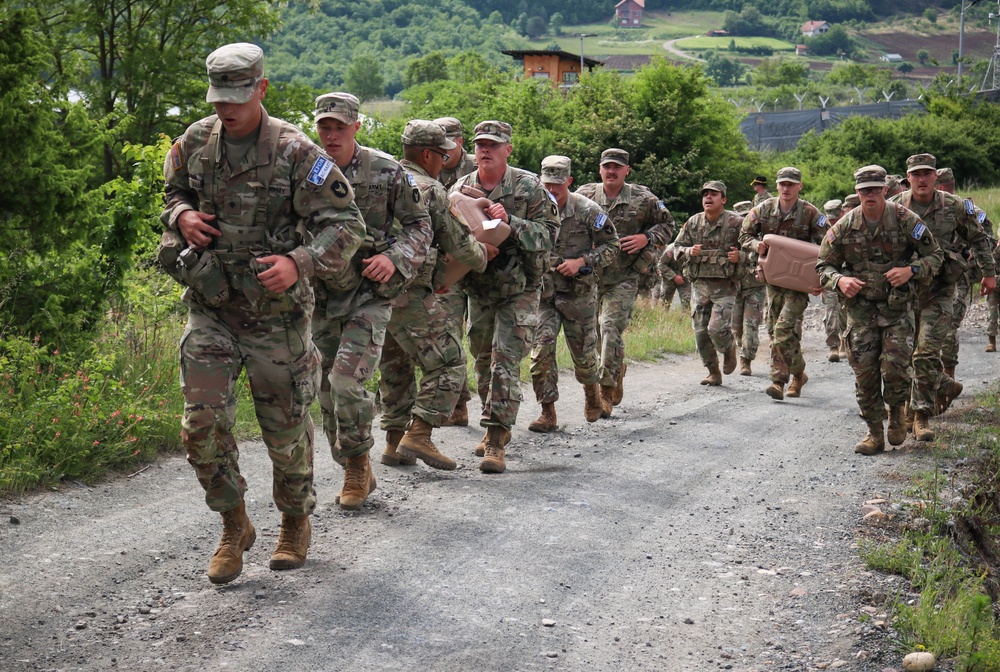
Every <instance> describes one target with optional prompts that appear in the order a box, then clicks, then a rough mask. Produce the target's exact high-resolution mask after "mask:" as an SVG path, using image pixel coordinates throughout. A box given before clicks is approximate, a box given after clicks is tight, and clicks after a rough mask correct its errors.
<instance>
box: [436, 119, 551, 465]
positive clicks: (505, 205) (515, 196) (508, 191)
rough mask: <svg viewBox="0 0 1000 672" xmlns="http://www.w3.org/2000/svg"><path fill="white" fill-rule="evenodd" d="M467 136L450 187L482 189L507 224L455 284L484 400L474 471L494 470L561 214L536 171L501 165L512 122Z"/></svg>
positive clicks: (501, 460)
mask: <svg viewBox="0 0 1000 672" xmlns="http://www.w3.org/2000/svg"><path fill="white" fill-rule="evenodd" d="M473 142H474V143H475V145H476V164H477V165H478V166H479V167H478V168H477V169H476V170H475V171H473V172H472V173H470V174H469V175H466V176H465V177H462V178H459V180H458V182H456V183H455V186H454V187H452V191H457V190H459V189H461V188H462V187H463V186H465V185H468V186H470V187H475V188H478V189H480V190H482V191H483V192H485V193H486V198H488V199H489V200H490V201H492V205H490V207H489V210H488V214H489V216H490V217H493V218H495V219H499V220H501V221H503V222H506V223H507V224H509V225H510V229H511V231H510V236H509V237H508V238H507V240H505V241H504V242H503V244H502V245H501V246H500V254H498V255H497V256H496V258H494V259H492V260H491V261H490V262H489V264H488V265H487V267H486V271H484V272H483V273H473V274H469V275H467V276H465V278H463V279H462V283H461V284H462V286H463V287H464V289H465V291H466V293H467V294H468V295H469V352H470V354H471V355H472V356H473V358H474V359H475V366H476V376H477V382H478V386H479V398H480V400H481V401H482V403H483V412H482V417H481V419H480V421H479V424H480V425H482V426H483V427H485V428H486V433H485V435H484V436H483V438H482V440H481V441H480V442H479V444H478V445H477V446H476V454H477V455H482V457H483V460H482V461H481V462H480V463H479V470H480V471H482V472H485V473H496V474H498V473H502V472H503V471H504V470H505V469H506V468H507V462H506V459H505V451H504V448H505V447H506V445H507V443H508V442H509V441H510V430H511V427H513V426H514V422H515V421H516V420H517V410H518V407H519V406H520V404H521V390H520V386H519V380H520V375H521V371H520V367H521V360H523V359H524V358H525V357H526V356H527V355H528V351H529V350H530V348H531V343H532V341H533V340H534V337H535V327H536V326H537V324H538V315H537V311H538V288H539V287H540V286H541V284H542V275H543V274H544V273H545V262H546V259H547V252H548V251H549V250H551V249H552V246H553V244H554V243H555V237H556V232H557V231H558V229H559V213H558V211H557V210H556V204H555V200H554V199H553V198H552V196H551V195H549V193H548V192H547V191H545V187H543V186H542V183H541V182H540V181H539V180H538V177H536V176H535V175H534V174H533V173H530V172H528V171H526V170H521V169H519V168H514V167H512V166H509V165H507V158H508V157H509V156H510V153H511V152H512V151H513V149H514V148H513V145H511V127H510V124H507V123H504V122H502V121H483V122H480V123H479V124H478V125H477V126H476V134H475V137H474V138H473Z"/></svg>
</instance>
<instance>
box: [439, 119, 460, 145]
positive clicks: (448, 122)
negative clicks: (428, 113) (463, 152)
mask: <svg viewBox="0 0 1000 672" xmlns="http://www.w3.org/2000/svg"><path fill="white" fill-rule="evenodd" d="M434 123H435V124H438V125H439V126H440V127H441V128H443V129H444V132H445V134H446V135H447V136H448V139H449V140H454V139H455V138H460V137H463V133H462V122H461V121H459V120H458V119H456V118H455V117H438V118H437V119H435V120H434Z"/></svg>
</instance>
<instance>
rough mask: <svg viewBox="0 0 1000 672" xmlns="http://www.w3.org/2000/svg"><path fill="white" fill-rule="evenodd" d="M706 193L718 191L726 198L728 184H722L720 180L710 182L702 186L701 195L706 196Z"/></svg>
mask: <svg viewBox="0 0 1000 672" xmlns="http://www.w3.org/2000/svg"><path fill="white" fill-rule="evenodd" d="M706 191H717V192H719V193H720V194H722V195H723V196H725V195H726V183H725V182H720V181H719V180H709V181H708V182H706V183H705V184H703V185H701V193H702V194H704V193H705V192H706Z"/></svg>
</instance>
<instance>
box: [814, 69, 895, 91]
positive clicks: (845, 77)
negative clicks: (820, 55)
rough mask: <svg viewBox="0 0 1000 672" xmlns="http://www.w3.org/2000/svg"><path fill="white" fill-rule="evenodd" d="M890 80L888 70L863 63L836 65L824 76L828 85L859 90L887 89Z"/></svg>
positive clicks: (890, 74) (890, 76)
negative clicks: (869, 88) (868, 88)
mask: <svg viewBox="0 0 1000 672" xmlns="http://www.w3.org/2000/svg"><path fill="white" fill-rule="evenodd" d="M891 79H892V71H891V70H889V69H888V68H880V67H878V66H877V65H866V64H863V63H838V64H837V65H835V66H833V70H831V71H830V74H829V75H827V76H826V81H827V82H828V83H830V84H834V85H841V86H857V87H859V88H864V87H866V86H868V87H872V88H875V89H883V88H885V87H887V86H888V85H889V81H890V80H891Z"/></svg>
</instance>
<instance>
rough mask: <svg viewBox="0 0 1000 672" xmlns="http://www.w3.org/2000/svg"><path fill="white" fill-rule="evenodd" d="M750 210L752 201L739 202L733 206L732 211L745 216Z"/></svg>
mask: <svg viewBox="0 0 1000 672" xmlns="http://www.w3.org/2000/svg"><path fill="white" fill-rule="evenodd" d="M752 209H753V201H740V202H739V203H737V204H736V205H734V206H733V210H735V211H736V212H738V213H740V214H741V215H745V214H747V213H748V212H750V211H751V210H752Z"/></svg>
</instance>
